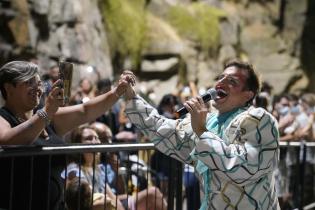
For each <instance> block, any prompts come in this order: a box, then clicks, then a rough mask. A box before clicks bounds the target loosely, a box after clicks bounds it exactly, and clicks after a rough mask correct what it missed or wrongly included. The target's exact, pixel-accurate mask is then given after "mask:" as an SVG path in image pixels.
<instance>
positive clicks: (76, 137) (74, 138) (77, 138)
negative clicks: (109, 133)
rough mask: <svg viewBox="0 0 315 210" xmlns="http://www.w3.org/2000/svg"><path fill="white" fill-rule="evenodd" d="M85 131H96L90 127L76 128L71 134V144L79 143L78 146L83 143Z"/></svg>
mask: <svg viewBox="0 0 315 210" xmlns="http://www.w3.org/2000/svg"><path fill="white" fill-rule="evenodd" d="M84 129H91V130H94V129H93V128H92V127H91V126H90V125H82V126H79V127H77V128H75V129H74V130H73V131H72V132H71V143H78V144H81V143H82V133H83V130H84ZM95 132H96V131H95Z"/></svg>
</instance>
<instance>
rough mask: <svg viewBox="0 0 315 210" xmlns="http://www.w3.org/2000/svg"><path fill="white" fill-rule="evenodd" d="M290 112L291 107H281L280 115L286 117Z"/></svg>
mask: <svg viewBox="0 0 315 210" xmlns="http://www.w3.org/2000/svg"><path fill="white" fill-rule="evenodd" d="M288 112H289V107H288V106H284V107H281V108H280V109H279V114H280V115H286V114H288Z"/></svg>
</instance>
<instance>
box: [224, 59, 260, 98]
mask: <svg viewBox="0 0 315 210" xmlns="http://www.w3.org/2000/svg"><path fill="white" fill-rule="evenodd" d="M231 66H234V67H236V68H237V69H240V70H243V71H246V72H247V80H246V84H245V90H249V91H252V92H253V93H254V96H253V97H252V98H251V99H249V100H248V101H247V104H252V103H253V100H254V98H255V97H256V95H257V94H258V93H259V91H260V81H259V78H258V75H257V73H256V71H255V70H254V67H253V66H252V65H251V64H250V63H247V62H243V61H239V60H232V61H229V62H227V63H226V64H225V65H224V69H226V68H228V67H231Z"/></svg>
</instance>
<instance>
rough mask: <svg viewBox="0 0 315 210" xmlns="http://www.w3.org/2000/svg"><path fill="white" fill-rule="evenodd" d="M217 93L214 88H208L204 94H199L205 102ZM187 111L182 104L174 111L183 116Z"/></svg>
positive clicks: (213, 97)
mask: <svg viewBox="0 0 315 210" xmlns="http://www.w3.org/2000/svg"><path fill="white" fill-rule="evenodd" d="M217 94H218V93H217V91H216V90H215V89H214V88H210V89H209V90H207V92H206V93H205V94H203V95H202V96H201V98H202V100H203V101H204V102H205V103H206V102H208V101H210V100H211V99H215V98H216V97H217ZM187 113H188V110H187V109H186V107H184V106H183V107H182V108H180V109H178V110H177V111H176V114H177V115H178V116H183V115H185V114H187Z"/></svg>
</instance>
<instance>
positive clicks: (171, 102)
mask: <svg viewBox="0 0 315 210" xmlns="http://www.w3.org/2000/svg"><path fill="white" fill-rule="evenodd" d="M178 104H179V100H178V98H177V97H176V96H174V95H173V94H166V95H164V96H163V98H162V99H161V101H160V103H159V105H158V107H157V110H158V112H159V114H163V108H164V107H165V106H175V105H178Z"/></svg>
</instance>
